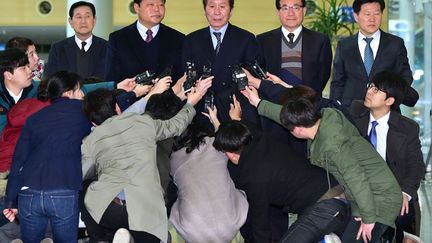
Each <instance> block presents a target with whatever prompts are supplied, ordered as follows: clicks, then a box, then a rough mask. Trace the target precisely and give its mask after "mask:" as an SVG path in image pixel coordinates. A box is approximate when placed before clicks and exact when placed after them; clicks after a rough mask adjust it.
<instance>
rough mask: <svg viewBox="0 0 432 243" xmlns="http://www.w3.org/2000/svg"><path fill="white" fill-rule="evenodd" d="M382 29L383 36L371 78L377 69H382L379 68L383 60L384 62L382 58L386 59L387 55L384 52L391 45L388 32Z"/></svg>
mask: <svg viewBox="0 0 432 243" xmlns="http://www.w3.org/2000/svg"><path fill="white" fill-rule="evenodd" d="M380 31H381V37H380V43H379V45H378V50H377V54H376V56H375V60H374V63H373V65H372V69H371V73H370V76H369V77H370V78H369V79H371V78H372V77H373V75H375V72H376V70H381V69H379V68H378V67H379V65H380V63H381V62H383V61H384V60H381V59H383V58H384V59H385V58H386V57H384V56H383V55H384V53H386V49H387V48H388V47H389V46H390V45H389V41H388V36H387V33H385V32H384V31H382V30H380Z"/></svg>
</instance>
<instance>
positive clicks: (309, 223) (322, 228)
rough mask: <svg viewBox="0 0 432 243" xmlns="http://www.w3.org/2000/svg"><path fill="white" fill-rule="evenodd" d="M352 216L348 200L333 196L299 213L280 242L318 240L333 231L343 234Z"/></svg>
mask: <svg viewBox="0 0 432 243" xmlns="http://www.w3.org/2000/svg"><path fill="white" fill-rule="evenodd" d="M350 217H351V208H350V205H349V203H348V202H346V201H342V200H339V199H335V198H332V199H328V200H323V201H320V202H317V203H315V204H314V205H312V206H311V207H309V208H307V209H306V210H305V211H304V212H302V214H301V215H299V218H298V219H297V220H296V221H295V222H294V223H293V224H292V225H291V227H290V228H289V229H288V232H287V233H285V235H284V236H283V237H282V239H281V240H280V241H279V242H280V243H290V242H296V243H309V242H318V241H320V240H321V239H322V238H324V235H327V234H330V233H331V232H334V233H336V234H341V233H342V232H343V230H344V229H345V226H346V225H347V223H348V221H349V219H350Z"/></svg>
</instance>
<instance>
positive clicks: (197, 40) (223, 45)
mask: <svg viewBox="0 0 432 243" xmlns="http://www.w3.org/2000/svg"><path fill="white" fill-rule="evenodd" d="M203 4H204V10H205V16H206V18H207V21H208V23H209V27H205V28H202V29H199V30H197V31H195V32H192V33H190V34H189V35H188V36H187V37H186V39H185V44H184V48H183V63H185V62H187V61H189V62H193V63H194V64H195V66H196V68H197V70H198V71H199V72H201V70H202V67H203V65H210V66H211V69H212V75H213V76H214V79H213V85H212V88H211V89H212V90H211V92H213V95H214V104H215V105H216V106H217V108H218V116H219V119H220V120H221V121H226V120H229V116H228V111H229V108H230V101H229V100H230V99H229V97H230V96H231V95H232V94H237V95H236V96H237V99H239V101H240V103H241V104H242V108H243V117H244V118H245V119H248V120H253V121H254V122H256V121H257V119H258V115H257V113H256V110H255V109H253V107H252V106H250V105H249V103H248V102H247V100H246V99H245V98H244V97H243V96H242V95H240V93H239V92H238V89H237V86H236V84H235V83H234V82H233V81H232V75H231V73H232V72H231V71H232V69H231V67H230V66H233V65H235V64H241V63H246V62H252V61H254V60H255V59H256V58H257V56H258V51H257V49H258V45H257V43H256V40H255V36H254V35H253V34H252V33H250V32H248V31H246V30H243V29H241V28H239V27H237V26H234V25H232V24H230V23H229V19H230V17H231V15H232V9H233V8H234V0H204V1H203ZM203 103H204V102H201V104H199V105H198V106H197V109H198V110H200V111H204V105H203ZM197 114H198V116H200V118H201V119H200V120H201V121H202V122H205V123H208V120H207V118H205V117H204V116H202V115H201V114H200V113H199V112H198V113H197ZM208 125H209V126H210V124H208Z"/></svg>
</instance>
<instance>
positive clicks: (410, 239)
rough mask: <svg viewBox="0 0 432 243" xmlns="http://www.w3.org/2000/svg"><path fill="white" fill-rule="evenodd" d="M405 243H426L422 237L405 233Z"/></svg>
mask: <svg viewBox="0 0 432 243" xmlns="http://www.w3.org/2000/svg"><path fill="white" fill-rule="evenodd" d="M403 242H404V243H405V242H406V243H424V241H423V240H422V239H420V237H418V236H417V235H413V234H410V233H407V232H404V239H403Z"/></svg>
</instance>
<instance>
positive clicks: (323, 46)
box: [257, 27, 332, 95]
mask: <svg viewBox="0 0 432 243" xmlns="http://www.w3.org/2000/svg"><path fill="white" fill-rule="evenodd" d="M257 40H258V43H259V45H260V51H261V53H260V54H261V58H262V60H261V63H263V64H264V66H265V68H266V70H267V71H268V72H270V73H272V74H274V75H276V76H279V77H280V73H281V63H282V54H281V53H282V47H281V40H282V30H281V28H280V27H279V28H277V29H274V30H271V31H268V32H265V33H263V34H260V35H258V36H257ZM331 63H332V50H331V45H330V40H329V38H328V37H327V36H325V35H323V34H321V33H318V32H315V31H312V30H309V29H307V28H305V27H303V29H302V77H303V79H302V81H303V84H304V85H306V86H309V87H311V88H313V89H314V90H315V91H316V92H317V93H318V94H320V95H321V92H322V91H323V89H324V87H325V86H326V84H327V82H328V80H329V77H330V69H331Z"/></svg>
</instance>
